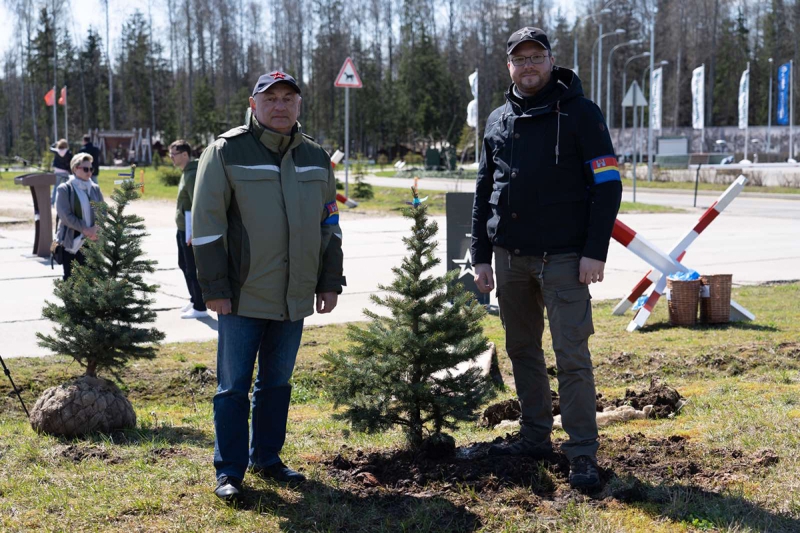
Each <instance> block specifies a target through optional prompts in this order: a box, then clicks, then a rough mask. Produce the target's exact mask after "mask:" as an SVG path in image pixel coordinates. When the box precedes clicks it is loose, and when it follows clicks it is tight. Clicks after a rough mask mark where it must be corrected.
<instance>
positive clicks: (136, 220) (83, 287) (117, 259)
mask: <svg viewBox="0 0 800 533" xmlns="http://www.w3.org/2000/svg"><path fill="white" fill-rule="evenodd" d="M138 197H139V194H138V193H137V192H136V190H135V185H134V184H133V182H132V180H129V181H125V182H124V183H123V185H122V187H121V189H115V190H114V194H113V195H112V198H113V199H114V202H115V205H114V206H113V207H110V206H109V205H107V204H106V203H105V202H102V203H94V202H93V204H92V206H93V208H94V209H95V214H96V226H97V228H98V232H97V235H98V239H97V241H95V242H92V241H87V242H86V243H85V244H84V245H83V247H82V248H81V250H82V251H83V253H84V255H85V256H86V264H85V265H79V264H78V263H77V262H76V263H74V264H73V265H74V266H73V271H72V275H71V276H70V277H69V279H67V280H66V281H65V280H60V279H59V280H56V281H55V291H54V294H55V295H56V296H57V297H58V298H59V299H60V300H61V302H62V303H60V304H57V303H51V302H45V304H46V305H45V307H44V309H43V310H42V315H43V316H44V317H45V318H48V319H50V320H52V321H53V322H55V323H56V327H55V332H54V334H53V335H42V334H41V333H37V334H36V336H37V337H39V345H40V346H42V347H44V348H49V349H50V350H53V351H54V352H56V353H60V354H65V355H70V356H72V357H73V358H74V359H75V360H76V361H77V362H78V363H79V364H80V365H81V366H84V367H85V368H86V375H87V376H91V377H96V375H97V369H98V368H107V369H109V370H110V371H111V372H112V374H114V375H117V372H118V371H119V370H121V369H122V367H124V366H125V363H126V362H127V361H128V360H129V359H153V358H154V357H155V356H156V346H155V345H156V344H157V343H158V342H159V341H161V340H163V339H164V333H163V332H161V331H159V330H157V329H155V328H146V327H140V326H141V325H142V324H148V323H151V322H154V321H155V319H156V313H155V311H153V310H152V309H151V304H152V303H153V298H152V297H151V296H150V295H152V294H154V293H155V291H156V288H157V286H156V285H149V284H147V283H146V282H145V281H144V278H143V277H142V276H143V274H149V273H152V272H153V271H154V268H153V265H154V264H155V261H152V260H148V259H143V258H142V255H143V251H142V247H141V243H142V239H144V237H146V236H147V234H146V233H145V228H144V224H143V222H144V219H142V218H141V217H139V216H137V215H130V214H125V212H124V211H125V208H126V207H127V206H128V203H129V202H130V201H132V200H134V199H136V198H138Z"/></svg>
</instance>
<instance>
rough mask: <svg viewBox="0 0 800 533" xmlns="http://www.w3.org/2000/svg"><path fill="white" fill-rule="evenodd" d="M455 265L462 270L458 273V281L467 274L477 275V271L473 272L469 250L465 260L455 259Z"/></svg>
mask: <svg viewBox="0 0 800 533" xmlns="http://www.w3.org/2000/svg"><path fill="white" fill-rule="evenodd" d="M453 263H455V264H457V265H458V266H459V268H460V269H461V270H460V271H459V272H458V279H461V278H463V277H464V276H466V275H467V274H470V275H472V276H474V275H475V271H473V270H472V254H471V253H470V251H469V248H467V252H466V253H465V254H464V259H453Z"/></svg>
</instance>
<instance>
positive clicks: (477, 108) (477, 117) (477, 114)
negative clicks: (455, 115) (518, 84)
mask: <svg viewBox="0 0 800 533" xmlns="http://www.w3.org/2000/svg"><path fill="white" fill-rule="evenodd" d="M479 85H480V80H479V79H478V67H475V163H476V164H477V163H478V162H479V161H480V159H479V157H478V147H479V146H480V136H479V131H480V123H481V118H480V117H481V115H480V100H479V98H478V86H479Z"/></svg>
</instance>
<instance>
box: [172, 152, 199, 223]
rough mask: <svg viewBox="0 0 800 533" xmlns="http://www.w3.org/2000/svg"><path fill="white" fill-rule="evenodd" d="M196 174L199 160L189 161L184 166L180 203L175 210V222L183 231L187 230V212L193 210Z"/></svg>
mask: <svg viewBox="0 0 800 533" xmlns="http://www.w3.org/2000/svg"><path fill="white" fill-rule="evenodd" d="M195 176H197V161H189V162H188V163H186V166H185V167H184V168H183V174H181V181H180V183H179V184H178V205H177V208H176V210H175V222H176V223H177V224H178V229H179V230H181V231H186V212H187V211H191V210H192V197H193V196H194V179H195Z"/></svg>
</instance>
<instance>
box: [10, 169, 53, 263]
mask: <svg viewBox="0 0 800 533" xmlns="http://www.w3.org/2000/svg"><path fill="white" fill-rule="evenodd" d="M14 183H16V184H17V185H24V186H28V187H30V188H31V196H33V216H34V220H35V227H36V229H35V233H34V236H33V254H34V255H37V256H39V257H50V244H51V243H52V242H53V215H52V209H51V206H50V205H49V204H50V187H51V186H53V185H55V184H56V175H55V174H41V173H37V174H25V175H24V176H17V177H16V178H14Z"/></svg>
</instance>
